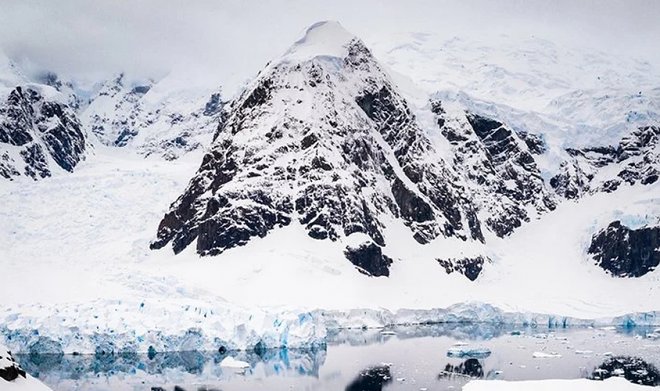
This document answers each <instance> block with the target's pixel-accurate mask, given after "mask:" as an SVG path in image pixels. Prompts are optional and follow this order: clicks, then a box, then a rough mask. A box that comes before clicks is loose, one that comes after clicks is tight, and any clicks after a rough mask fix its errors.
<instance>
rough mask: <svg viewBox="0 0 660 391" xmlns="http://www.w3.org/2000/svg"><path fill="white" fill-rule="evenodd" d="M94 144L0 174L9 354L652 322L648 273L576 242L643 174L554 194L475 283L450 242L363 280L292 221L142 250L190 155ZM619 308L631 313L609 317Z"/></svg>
mask: <svg viewBox="0 0 660 391" xmlns="http://www.w3.org/2000/svg"><path fill="white" fill-rule="evenodd" d="M96 152H97V153H96V156H95V158H94V159H88V161H85V162H83V163H82V164H81V166H80V167H79V168H78V169H77V170H76V171H75V172H74V173H72V174H69V175H55V176H54V177H52V178H48V179H46V180H43V181H40V182H37V183H33V182H31V181H29V180H27V179H25V180H17V181H16V182H13V183H8V182H2V183H0V198H1V199H3V207H2V208H0V259H2V260H3V267H4V268H5V269H4V270H8V271H10V272H6V273H1V274H0V286H2V287H3V294H2V302H1V307H0V324H1V325H2V327H1V329H2V334H4V335H5V337H7V336H9V335H12V336H14V338H12V340H11V341H7V343H8V345H9V346H10V347H11V348H12V349H13V350H14V351H25V350H29V348H30V346H35V343H38V342H39V337H40V336H39V335H34V334H33V333H31V330H34V329H36V330H40V331H41V333H42V334H43V335H47V336H49V337H50V338H54V339H55V340H56V341H57V343H56V344H55V345H54V346H51V345H45V346H50V347H51V348H53V349H55V350H56V351H57V350H62V351H64V352H68V353H70V352H74V351H78V352H93V351H94V349H96V347H97V346H99V345H103V344H104V343H112V345H113V346H114V349H116V350H122V349H126V350H137V351H146V350H147V348H148V347H149V346H153V347H154V348H156V349H157V350H159V351H161V350H189V349H217V347H218V345H223V346H227V347H230V348H239V349H240V348H247V347H250V346H254V344H256V343H257V342H259V341H263V342H264V343H266V344H267V345H268V346H309V345H314V344H322V343H323V341H324V337H325V333H326V332H327V329H328V328H337V327H382V326H384V325H387V324H392V323H419V322H425V321H486V322H509V323H522V322H530V323H552V322H558V323H559V324H562V323H563V322H565V323H566V324H580V323H581V322H582V321H580V320H579V319H578V318H581V319H596V321H595V323H593V322H591V323H589V324H592V323H593V324H603V325H608V324H658V316H659V314H658V313H657V312H644V311H653V310H657V309H658V308H657V303H658V297H659V290H658V289H659V286H660V284H659V278H660V274H659V272H658V271H657V270H656V271H654V272H651V273H649V274H647V275H645V276H643V277H641V278H638V279H617V278H612V277H610V276H609V275H607V274H605V273H604V272H603V271H601V270H600V269H599V268H597V267H595V266H594V265H593V264H592V262H591V261H589V260H588V258H587V257H586V256H585V254H584V251H585V250H584V249H585V246H586V245H587V243H588V240H589V238H590V236H591V234H592V233H593V232H594V231H595V230H596V229H597V227H602V226H603V224H606V223H607V222H609V221H610V220H611V219H612V218H613V217H615V216H616V215H617V214H620V213H622V212H624V211H625V213H627V214H637V215H645V214H649V215H657V213H658V211H657V208H659V207H660V202H658V184H655V185H653V186H646V187H625V186H623V188H622V189H620V190H619V191H617V192H614V193H610V194H605V193H602V194H596V195H593V196H587V197H585V198H584V199H581V200H580V201H578V202H565V203H563V204H561V205H560V206H559V208H558V209H557V210H556V211H554V212H551V213H549V214H547V215H545V216H544V217H542V218H541V219H539V220H537V221H534V222H531V223H529V224H527V225H525V226H523V227H522V228H521V229H519V230H518V231H516V232H514V234H513V235H511V237H509V238H507V239H504V240H499V241H494V242H492V244H491V245H490V246H489V247H488V249H489V251H490V256H491V258H492V259H493V263H492V264H490V265H487V266H486V268H485V270H484V272H483V276H482V277H480V278H479V279H478V280H477V281H475V282H470V281H469V280H467V279H466V278H465V277H463V276H460V275H457V274H452V275H447V274H446V273H445V271H444V270H443V269H442V268H441V267H439V265H438V264H437V263H436V262H435V261H434V260H433V257H432V256H433V255H435V254H437V253H438V252H439V251H443V252H446V251H458V252H460V251H461V250H460V248H461V247H460V246H461V245H462V244H461V243H458V242H454V241H451V240H442V241H436V242H433V243H430V244H429V245H427V246H425V247H421V246H419V245H417V246H413V244H414V243H413V241H412V239H411V240H410V241H407V240H401V241H400V242H399V243H395V244H390V245H388V249H390V248H389V247H390V246H391V249H390V250H391V251H390V254H392V256H393V257H394V259H395V262H394V264H393V265H392V269H391V276H390V277H389V278H371V277H368V276H365V275H363V274H361V273H358V272H357V271H356V270H355V268H354V267H353V265H351V264H350V262H348V261H346V260H345V259H344V258H340V257H337V258H334V257H328V256H327V254H341V252H340V251H337V249H334V248H333V246H337V245H338V244H336V243H333V242H330V241H310V240H308V239H307V236H306V233H305V231H304V230H303V228H302V227H300V226H296V225H292V226H290V227H287V228H282V229H278V230H276V231H274V232H273V233H272V234H270V235H268V236H267V237H265V238H263V239H255V240H253V241H251V242H250V243H249V244H248V245H246V246H244V247H239V248H235V249H232V250H229V251H227V252H226V253H224V254H223V255H221V256H217V257H206V258H200V257H199V256H198V255H197V254H196V253H194V249H187V250H186V251H184V252H183V253H181V254H179V255H176V256H175V255H174V254H172V252H171V250H169V249H163V250H159V251H151V250H149V248H148V244H149V242H150V241H151V240H152V239H153V235H154V232H155V229H156V225H157V223H158V221H159V220H160V218H161V217H162V215H163V213H164V212H165V210H166V208H167V206H168V202H170V201H171V200H173V199H175V198H176V196H177V195H178V194H179V193H180V192H181V191H182V189H183V187H184V186H185V184H186V181H187V179H188V178H189V177H190V176H191V175H192V173H193V172H194V170H195V169H196V168H197V164H198V160H199V158H200V154H199V153H197V152H195V153H191V154H188V155H186V156H184V157H183V158H181V159H179V160H177V161H163V160H161V159H156V158H153V159H152V158H149V159H144V158H142V157H141V156H139V155H137V154H135V153H132V152H131V151H129V150H126V151H125V152H122V151H120V150H119V151H118V150H117V149H113V148H108V147H102V146H101V147H99V148H98V149H97V151H96ZM612 205H616V207H612ZM559 227H560V228H559ZM390 234H396V233H390ZM406 236H407V235H401V237H406ZM452 248H454V250H452ZM493 292H498V294H497V295H494V294H493ZM605 292H607V294H604V293H605ZM464 302H471V304H460V305H458V306H453V307H452V305H455V304H457V303H464ZM482 303H488V304H491V305H494V306H497V307H499V308H500V309H501V310H497V309H496V308H494V307H492V306H490V305H486V304H482ZM446 307H449V308H448V309H447V310H434V308H446ZM360 308H364V309H360ZM317 309H322V310H324V311H314V310H317ZM409 309H415V310H409ZM421 310H426V311H421ZM503 311H504V312H503ZM633 312H644V313H641V314H638V315H635V316H622V315H624V314H627V313H633ZM539 313H546V314H556V316H545V315H539ZM619 316H621V317H619ZM564 317H572V318H568V319H566V318H564ZM29 331H30V332H29ZM36 346H40V345H36ZM43 346H44V345H41V348H43Z"/></svg>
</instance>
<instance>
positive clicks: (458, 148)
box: [152, 23, 555, 278]
mask: <svg viewBox="0 0 660 391" xmlns="http://www.w3.org/2000/svg"><path fill="white" fill-rule="evenodd" d="M430 110H432V111H433V113H434V114H435V116H436V122H437V125H438V128H436V129H425V128H423V127H422V126H420V123H419V121H418V119H417V118H416V115H415V114H414V110H413V109H412V108H411V107H410V105H409V103H408V102H407V101H406V99H405V98H404V97H403V95H402V94H401V93H400V92H399V91H398V90H397V87H396V85H395V84H394V83H393V82H392V81H391V80H390V78H389V76H388V75H387V73H386V72H384V71H383V69H382V67H381V66H380V65H379V64H378V62H377V61H376V60H375V58H374V57H373V56H372V54H371V52H370V51H369V50H368V49H367V48H366V47H365V45H364V44H363V43H362V41H360V40H359V39H357V38H355V37H354V36H352V35H350V34H349V33H347V32H346V31H345V30H343V28H341V26H339V25H338V24H336V23H321V24H318V25H315V26H313V27H312V28H310V29H309V30H308V32H307V34H306V36H305V37H304V38H303V39H302V40H300V41H298V42H297V43H296V44H295V45H294V46H293V47H292V48H291V49H290V50H289V51H288V52H287V53H286V54H285V55H284V56H283V57H282V58H281V59H280V60H278V61H275V62H273V63H271V64H270V65H269V66H268V67H267V68H266V69H264V70H263V71H262V72H261V73H260V75H259V76H258V77H257V79H256V80H255V81H254V83H253V84H252V85H251V87H249V88H248V89H246V91H245V92H244V93H243V94H242V95H241V96H240V97H239V98H238V99H236V100H235V101H234V102H232V104H231V105H230V106H229V107H228V108H227V110H226V114H225V118H226V120H225V121H224V122H223V124H222V126H221V127H220V128H219V130H218V132H217V134H216V135H215V137H214V140H213V145H212V147H211V150H210V151H209V152H208V153H207V155H206V156H205V157H204V159H203V162H202V165H201V167H200V169H199V171H198V172H197V174H196V175H195V177H194V178H193V179H192V180H191V182H190V184H189V186H188V188H187V189H186V191H185V192H184V194H183V195H181V197H179V199H177V200H176V201H175V202H174V203H173V204H172V206H171V208H170V211H169V212H168V213H167V214H166V215H165V217H164V218H163V220H162V221H161V223H160V225H159V228H158V235H157V239H156V240H155V241H154V242H153V243H152V248H161V247H163V246H165V245H167V244H168V243H170V242H171V243H172V247H173V249H174V251H175V252H176V253H178V252H180V251H182V250H183V249H184V248H186V247H187V246H188V245H190V244H191V243H193V242H195V241H196V250H197V252H198V253H199V254H201V255H215V254H220V253H222V252H223V251H225V250H227V249H230V248H232V247H236V246H241V245H245V244H246V243H248V242H249V241H250V239H251V238H253V237H264V236H266V235H267V234H268V233H269V232H271V231H272V230H273V229H275V228H277V227H283V226H288V225H290V224H292V223H293V222H295V223H296V224H301V225H302V226H303V227H304V228H305V229H306V231H307V233H308V235H309V237H310V238H311V239H315V240H331V241H339V242H342V243H344V242H346V243H350V245H348V246H347V248H346V251H345V255H346V257H347V258H348V259H349V260H350V261H351V262H352V263H354V264H355V265H356V266H357V267H358V268H359V269H360V270H361V271H363V272H366V273H368V274H371V275H387V274H388V268H389V265H390V264H391V263H392V260H391V259H390V258H389V257H388V256H387V254H386V253H387V242H388V239H387V237H386V236H387V235H386V234H385V230H386V228H387V226H388V224H391V222H392V221H398V222H400V223H402V224H403V225H405V226H406V227H407V228H408V230H409V234H410V235H411V236H412V237H413V238H414V240H416V241H417V242H418V243H420V244H426V243H429V242H431V241H433V240H435V239H436V238H456V239H459V240H463V241H474V242H484V240H485V236H484V234H485V232H486V231H488V232H492V233H493V234H494V235H497V236H505V235H508V234H509V233H511V232H512V231H513V230H514V229H515V228H516V227H519V226H520V225H521V224H522V222H524V221H529V219H530V217H531V216H536V215H538V214H539V213H543V212H545V211H548V210H551V209H553V208H554V206H555V201H554V199H553V196H552V195H551V194H550V193H549V192H548V191H546V189H545V186H544V183H543V180H542V178H541V176H540V173H539V170H538V168H537V167H536V165H535V162H534V158H533V156H532V152H530V147H529V145H530V143H531V145H532V146H533V150H534V151H536V153H538V149H539V148H541V147H542V146H541V144H540V143H539V142H538V140H537V139H534V138H533V137H532V136H530V137H529V141H527V140H523V139H521V138H520V137H519V136H517V135H516V134H515V133H513V132H512V131H511V130H509V129H508V128H507V127H506V126H504V125H503V124H502V123H499V122H497V121H495V120H492V119H488V118H485V117H482V116H478V115H476V114H466V113H464V112H462V113H459V114H447V113H446V112H445V111H444V110H443V108H442V105H441V103H440V102H433V104H432V105H431V109H430ZM438 137H440V138H444V141H438ZM447 141H448V142H449V143H450V144H451V146H452V148H453V149H452V151H451V152H452V156H454V158H453V161H446V160H445V158H444V156H445V152H444V151H443V149H444V148H446V143H447ZM355 238H359V239H355ZM356 240H357V241H358V243H355V241H356ZM445 267H447V266H445ZM476 275H478V271H476V272H475V273H470V278H476Z"/></svg>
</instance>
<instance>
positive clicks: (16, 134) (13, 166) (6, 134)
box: [0, 84, 89, 180]
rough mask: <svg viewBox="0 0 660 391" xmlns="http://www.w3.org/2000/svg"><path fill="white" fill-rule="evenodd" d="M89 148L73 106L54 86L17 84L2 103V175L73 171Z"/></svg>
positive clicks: (39, 174)
mask: <svg viewBox="0 0 660 391" xmlns="http://www.w3.org/2000/svg"><path fill="white" fill-rule="evenodd" d="M88 149H89V143H88V140H87V134H86V132H85V131H84V130H83V129H82V125H81V124H80V121H79V120H78V118H77V116H76V114H75V112H74V110H73V109H71V108H70V107H69V106H68V105H67V104H66V103H65V99H64V98H63V97H62V94H60V93H58V92H57V91H55V90H53V89H52V88H51V87H48V86H43V85H36V84H28V85H25V86H18V87H15V88H13V89H11V90H10V92H9V94H8V96H6V98H4V101H3V102H1V103H0V176H2V177H4V178H7V179H12V178H13V177H16V176H20V175H26V176H29V177H32V178H33V179H35V180H36V179H40V178H45V177H48V176H50V175H51V174H52V171H53V169H55V168H56V167H58V168H61V169H63V170H65V171H69V172H71V171H73V169H74V167H75V166H76V165H77V164H78V163H80V161H81V160H83V159H84V158H85V154H86V152H87V150H88Z"/></svg>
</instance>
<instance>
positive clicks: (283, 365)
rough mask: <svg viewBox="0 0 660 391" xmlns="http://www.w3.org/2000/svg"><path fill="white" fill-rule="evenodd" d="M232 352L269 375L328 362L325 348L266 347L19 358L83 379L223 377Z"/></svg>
mask: <svg viewBox="0 0 660 391" xmlns="http://www.w3.org/2000/svg"><path fill="white" fill-rule="evenodd" d="M229 355H231V356H232V357H235V358H236V359H238V360H241V361H246V362H248V363H249V364H250V368H248V369H247V371H246V373H248V374H249V373H251V371H253V370H254V369H255V368H256V367H257V366H258V365H259V366H260V369H261V370H262V371H263V373H264V374H265V375H266V376H271V375H279V374H286V375H287V376H291V375H296V374H297V375H301V376H313V377H318V374H319V369H320V368H321V366H322V365H323V363H324V361H325V356H326V352H325V350H319V349H313V350H292V349H264V350H259V351H256V352H255V351H249V352H235V351H226V350H225V351H224V352H223V353H220V352H197V351H190V352H162V353H155V354H154V353H152V354H137V353H121V354H94V355H70V354H67V355H62V354H59V355H56V354H34V353H33V354H28V355H17V357H18V358H17V359H18V360H19V361H20V363H21V365H23V367H24V368H25V370H26V371H27V372H28V373H31V374H33V375H34V376H37V377H50V378H53V377H55V378H57V379H74V380H75V379H81V378H84V377H85V376H92V375H93V376H98V375H116V374H120V373H124V374H135V373H136V372H138V371H140V372H143V373H146V374H148V375H161V374H164V373H166V372H167V371H168V370H171V369H174V370H179V371H183V372H186V373H188V374H192V375H201V374H205V375H209V376H211V377H215V378H219V379H222V378H223V377H231V376H232V375H233V374H234V372H233V371H229V370H227V371H225V372H226V373H225V372H223V370H222V368H221V367H220V365H219V364H220V362H221V361H222V360H223V359H224V358H225V357H227V356H229Z"/></svg>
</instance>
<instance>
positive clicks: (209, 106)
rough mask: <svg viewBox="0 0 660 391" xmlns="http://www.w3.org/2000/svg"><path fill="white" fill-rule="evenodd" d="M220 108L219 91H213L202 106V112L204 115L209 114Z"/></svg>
mask: <svg viewBox="0 0 660 391" xmlns="http://www.w3.org/2000/svg"><path fill="white" fill-rule="evenodd" d="M220 110H222V100H221V99H220V93H215V94H211V98H209V101H208V102H206V105H205V106H204V112H203V113H202V114H204V115H205V116H207V117H208V116H211V115H214V114H217V113H219V112H220Z"/></svg>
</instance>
